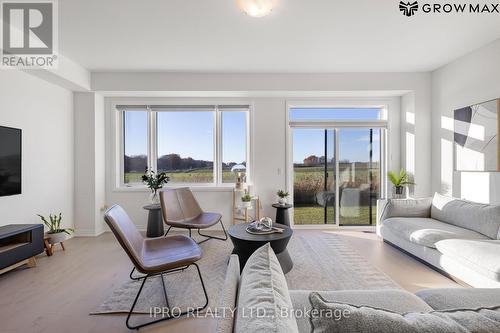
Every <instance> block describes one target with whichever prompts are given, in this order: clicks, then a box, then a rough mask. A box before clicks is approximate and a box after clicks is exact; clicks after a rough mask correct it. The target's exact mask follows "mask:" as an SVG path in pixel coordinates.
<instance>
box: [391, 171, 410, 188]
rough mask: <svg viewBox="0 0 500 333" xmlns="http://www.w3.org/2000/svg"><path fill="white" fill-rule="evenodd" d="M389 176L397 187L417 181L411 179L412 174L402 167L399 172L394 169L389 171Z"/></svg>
mask: <svg viewBox="0 0 500 333" xmlns="http://www.w3.org/2000/svg"><path fill="white" fill-rule="evenodd" d="M387 176H388V177H389V180H390V181H391V183H393V184H394V186H396V187H401V186H404V185H415V183H413V182H412V181H410V176H409V175H408V173H407V172H406V171H405V170H404V169H401V170H400V171H399V174H397V173H395V172H393V171H389V172H388V173H387Z"/></svg>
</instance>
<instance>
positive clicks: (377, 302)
mask: <svg viewBox="0 0 500 333" xmlns="http://www.w3.org/2000/svg"><path fill="white" fill-rule="evenodd" d="M317 293H318V294H320V295H321V296H322V297H324V298H325V299H331V300H334V301H335V302H338V303H347V304H353V305H356V306H372V307H377V308H381V309H384V310H388V311H394V312H397V313H405V312H429V311H432V310H433V309H432V308H431V307H430V306H429V305H427V303H425V302H424V301H422V300H421V299H420V298H418V297H416V296H415V295H413V294H411V293H409V292H407V291H404V290H397V289H388V290H334V291H317ZM310 294H311V290H290V297H291V298H292V303H293V308H294V310H296V311H297V316H296V319H297V325H298V327H299V332H307V333H310V332H311V331H312V326H311V318H310V316H308V314H309V313H310V311H311V310H312V305H311V302H310V301H309V295H310ZM299 311H300V312H299ZM299 314H301V315H299Z"/></svg>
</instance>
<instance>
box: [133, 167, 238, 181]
mask: <svg viewBox="0 0 500 333" xmlns="http://www.w3.org/2000/svg"><path fill="white" fill-rule="evenodd" d="M143 174H144V173H142V172H137V173H132V172H129V173H126V174H125V184H129V183H132V184H133V183H142V181H141V177H142V175H143ZM167 175H168V176H169V177H170V181H169V183H213V181H214V174H213V170H211V169H201V170H200V169H198V170H193V171H185V172H168V173H167ZM235 180H236V177H235V175H234V174H233V173H232V172H231V171H230V170H223V171H222V182H223V183H234V182H235Z"/></svg>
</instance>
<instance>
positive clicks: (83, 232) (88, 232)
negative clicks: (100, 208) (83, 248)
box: [74, 229, 106, 237]
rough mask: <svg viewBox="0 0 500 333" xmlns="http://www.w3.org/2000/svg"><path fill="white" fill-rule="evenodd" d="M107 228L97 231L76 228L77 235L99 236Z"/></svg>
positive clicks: (75, 234)
mask: <svg viewBox="0 0 500 333" xmlns="http://www.w3.org/2000/svg"><path fill="white" fill-rule="evenodd" d="M105 231H106V230H100V231H95V230H91V229H77V230H75V233H74V236H75V237H97V236H100V235H102V234H103V233H104V232H105Z"/></svg>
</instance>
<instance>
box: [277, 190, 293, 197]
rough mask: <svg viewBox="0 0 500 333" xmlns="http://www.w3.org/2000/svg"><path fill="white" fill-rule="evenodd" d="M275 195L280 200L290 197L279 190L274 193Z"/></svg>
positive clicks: (285, 192)
mask: <svg viewBox="0 0 500 333" xmlns="http://www.w3.org/2000/svg"><path fill="white" fill-rule="evenodd" d="M276 194H277V195H278V197H280V198H281V199H285V198H286V197H288V196H289V195H290V194H289V193H288V192H287V191H284V190H279V191H278V192H276Z"/></svg>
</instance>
